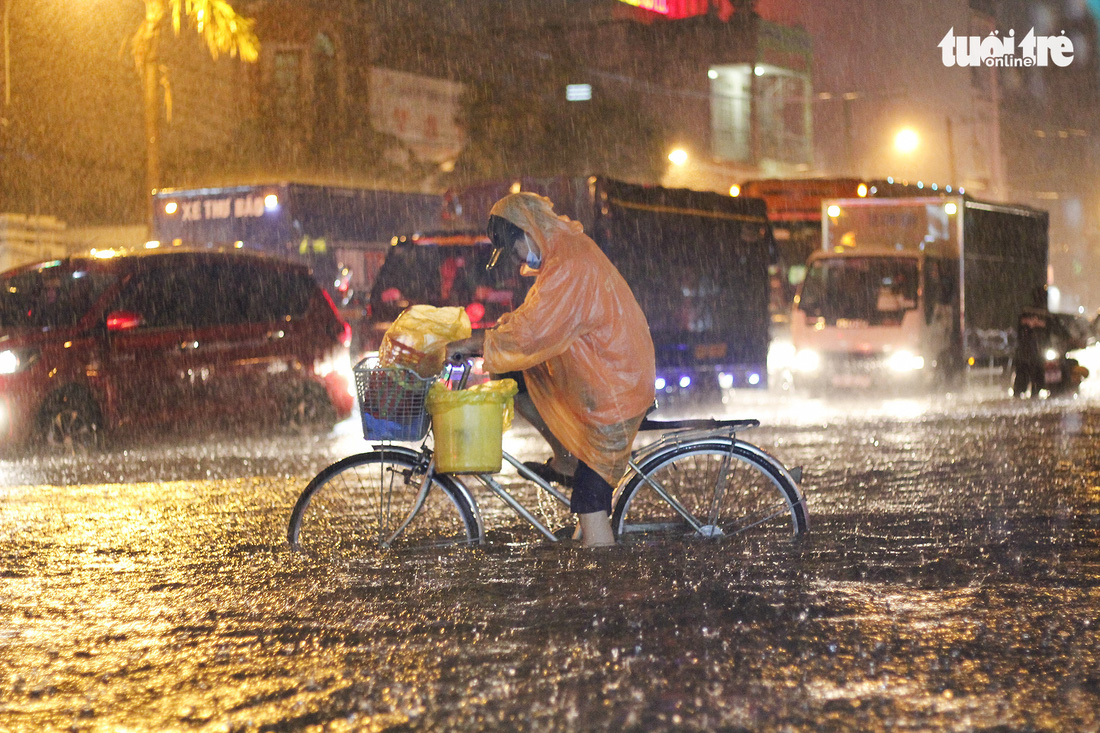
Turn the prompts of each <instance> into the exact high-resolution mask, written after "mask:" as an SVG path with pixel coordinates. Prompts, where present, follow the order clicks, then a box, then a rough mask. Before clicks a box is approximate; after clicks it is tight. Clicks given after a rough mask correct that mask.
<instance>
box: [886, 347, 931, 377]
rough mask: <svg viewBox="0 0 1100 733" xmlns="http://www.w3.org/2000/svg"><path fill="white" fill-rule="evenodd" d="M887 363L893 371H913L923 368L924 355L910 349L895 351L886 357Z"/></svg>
mask: <svg viewBox="0 0 1100 733" xmlns="http://www.w3.org/2000/svg"><path fill="white" fill-rule="evenodd" d="M886 363H887V365H888V366H889V367H890V369H892V370H893V371H895V372H915V371H917V370H918V369H924V357H923V356H920V355H918V354H914V353H913V352H912V351H905V350H902V351H895V352H894V353H892V354H890V356H889V357H888V358H887V359H886Z"/></svg>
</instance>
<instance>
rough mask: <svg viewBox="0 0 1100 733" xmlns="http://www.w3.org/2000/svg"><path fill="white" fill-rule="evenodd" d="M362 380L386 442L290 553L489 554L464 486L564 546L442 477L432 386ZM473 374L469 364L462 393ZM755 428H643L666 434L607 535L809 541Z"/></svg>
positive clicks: (336, 485) (792, 476) (371, 420)
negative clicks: (465, 549) (428, 550)
mask: <svg viewBox="0 0 1100 733" xmlns="http://www.w3.org/2000/svg"><path fill="white" fill-rule="evenodd" d="M354 371H355V376H356V385H357V390H358V392H359V399H360V406H361V413H362V416H363V421H364V435H365V437H366V438H367V440H368V441H369V440H372V439H374V440H380V441H381V443H380V444H379V445H377V446H375V447H374V448H373V450H370V451H368V452H365V453H358V454H355V455H351V456H348V457H347V458H344V459H342V460H339V461H337V462H335V463H333V464H331V465H330V466H328V467H327V468H325V469H323V470H322V471H321V472H320V473H318V474H317V476H315V477H314V478H313V480H311V481H310V482H309V484H308V485H307V486H306V488H305V489H304V490H303V491H302V493H301V495H300V496H299V497H298V500H297V502H296V503H295V506H294V509H293V511H292V512H291V516H290V522H289V526H288V528H287V539H288V541H289V542H290V545H291V546H292V547H294V548H296V549H306V550H310V551H315V552H328V551H332V550H339V551H349V550H350V551H356V550H362V549H366V548H375V549H378V548H381V549H388V548H391V547H395V546H433V547H434V546H441V545H478V544H481V543H483V542H484V541H485V528H484V525H483V523H482V519H481V512H480V510H479V507H478V502H477V500H476V498H475V496H474V494H473V492H471V491H470V487H469V486H468V485H467V481H466V480H465V479H467V478H472V479H475V480H477V481H478V482H480V483H481V484H482V485H484V486H485V487H486V488H488V489H489V491H490V492H492V493H493V494H495V495H496V496H497V497H499V498H500V499H501V500H502V501H503V502H504V503H505V504H506V505H507V506H509V507H510V508H511V509H512V510H513V511H515V512H516V514H517V515H519V516H520V517H521V518H522V519H524V520H525V521H526V522H528V523H529V524H530V525H531V526H532V527H534V528H535V529H536V530H537V531H538V532H539V533H541V534H542V535H543V537H545V538H546V539H547V540H550V541H552V542H556V541H558V540H559V539H560V538H559V537H558V536H557V535H556V534H555V533H554V532H553V531H551V530H550V529H549V528H547V527H546V526H545V525H544V524H543V523H542V522H541V521H539V519H538V518H536V517H535V516H534V514H532V512H531V511H530V510H528V509H527V507H525V506H524V505H523V504H522V503H521V502H520V501H519V500H518V499H517V498H516V497H515V496H514V495H513V494H512V493H511V492H509V491H508V490H506V489H505V488H504V487H503V486H501V485H500V482H499V481H497V480H496V479H494V478H493V475H492V474H486V473H476V474H462V475H461V476H460V475H454V474H446V473H438V472H436V471H435V460H434V458H433V453H432V449H431V448H430V447H429V446H428V438H427V434H428V431H429V425H428V424H429V422H430V419H429V418H428V416H427V415H426V412H425V408H424V400H425V397H426V395H427V391H428V388H429V387H430V385H431V383H432V382H433V381H435V378H428V379H422V378H421V377H419V376H417V375H416V373H415V372H412V371H410V370H407V369H403V368H400V367H371V366H369V365H366V364H364V363H360V364H359V365H356V367H355V370H354ZM468 375H469V363H467V364H466V368H465V371H464V373H463V375H462V378H461V383H462V384H464V383H465V380H466V377H467V376H468ZM450 376H451V375H447V374H446V373H445V376H444V377H443V378H449V377H450ZM759 424H760V423H759V421H758V420H755V419H748V420H716V419H693V420H669V421H659V420H650V419H649V418H648V417H647V418H646V419H645V420H643V422H642V425H641V429H640V431H639V433H640V434H641V433H643V432H644V433H649V432H653V431H662V434H661V435H660V437H659V438H657V439H656V440H655V441H653V442H651V443H649V444H647V445H644V446H642V447H640V448H637V449H636V450H635V451H634V452H633V454H632V456H631V459H630V461H629V464H628V469H627V472H626V474H625V475H624V476H623V478H622V480H621V481H620V482H619V485H618V487H617V488H616V491H615V495H614V501H613V512H612V516H611V524H612V529H613V530H614V531H615V534H616V536H617V537H618V538H619V540H620V542H628V541H630V540H631V539H632V538H634V537H642V538H650V537H654V536H673V537H697V538H704V539H716V538H720V537H727V536H730V535H737V534H744V533H747V532H749V531H750V530H751V531H752V532H753V533H754V534H756V533H764V532H771V533H773V534H780V533H782V531H783V529H784V527H786V528H789V531H788V532H787V534H788V535H789V536H791V537H798V536H800V535H802V534H804V533H805V532H806V531H807V530H808V528H809V515H808V512H807V509H806V503H805V500H804V498H803V496H802V493H801V490H800V487H799V485H800V484H801V479H802V471H801V468H795V469H791V470H788V469H787V468H786V467H784V465H783V464H782V463H780V461H779V460H777V459H776V458H774V457H773V456H771V455H769V454H768V453H767V452H765V451H764V450H762V449H760V448H758V447H757V446H754V445H752V444H751V443H747V442H745V441H743V440H741V439H739V438H738V437H737V432H738V431H740V430H745V429H748V428H752V427H756V426H757V425H759ZM402 442H404V443H408V442H414V443H415V442H420V445H419V447H418V448H414V447H409V446H407V445H401V444H399V443H402ZM502 455H503V460H504V461H505V462H507V463H508V464H509V465H511V466H513V467H514V468H515V469H516V471H517V472H518V473H519V475H520V476H521V477H522V478H524V479H526V480H527V481H529V482H531V483H534V484H535V485H536V486H537V487H538V488H539V489H541V490H542V491H543V492H546V493H547V494H549V495H550V496H551V497H553V498H554V499H555V500H557V501H558V502H560V503H561V504H563V505H564V506H565V507H568V506H569V499H568V497H566V496H565V495H564V494H563V493H562V492H561V491H559V490H558V489H557V488H555V487H554V486H552V485H551V484H549V483H548V482H546V481H545V480H543V479H542V478H541V477H539V476H538V475H536V474H535V473H533V472H532V471H531V470H530V469H529V468H527V467H526V466H524V465H523V463H522V462H521V461H520V460H518V459H517V458H515V457H514V456H512V455H510V454H508V453H507V452H503V451H502Z"/></svg>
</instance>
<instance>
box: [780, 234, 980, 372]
mask: <svg viewBox="0 0 1100 733" xmlns="http://www.w3.org/2000/svg"><path fill="white" fill-rule="evenodd" d="M951 265H952V260H951V259H948V258H945V257H940V256H937V255H935V254H933V253H930V252H925V251H919V250H908V251H899V250H896V249H892V248H886V247H883V246H874V245H870V246H862V247H860V248H858V249H855V250H848V251H841V252H816V253H814V254H813V255H811V256H810V258H809V260H808V261H807V270H806V279H805V281H804V282H803V283H802V286H801V288H800V289H799V292H798V295H797V296H796V298H795V301H794V305H793V307H792V312H791V339H792V343H793V344H794V345H795V348H796V350H795V353H794V360H793V364H792V365H791V370H792V377H793V379H794V382H795V385H796V386H804V387H811V388H814V387H816V388H827V387H835V388H871V387H885V388H895V387H898V386H927V385H929V384H930V383H931V381H932V380H933V378H934V375H936V374H937V373H939V374H947V373H949V371H950V369H949V367H950V366H952V360H951V354H952V353H953V345H954V344H955V342H956V341H957V333H958V329H957V327H956V324H957V323H958V319H957V298H956V297H955V294H956V293H957V284H955V283H957V278H953V277H952V272H953V271H952V269H951Z"/></svg>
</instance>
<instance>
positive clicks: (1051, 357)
mask: <svg viewBox="0 0 1100 733" xmlns="http://www.w3.org/2000/svg"><path fill="white" fill-rule="evenodd" d="M1043 356H1045V357H1046V359H1047V361H1058V352H1057V351H1055V350H1054V349H1047V351H1046V353H1045V354H1043Z"/></svg>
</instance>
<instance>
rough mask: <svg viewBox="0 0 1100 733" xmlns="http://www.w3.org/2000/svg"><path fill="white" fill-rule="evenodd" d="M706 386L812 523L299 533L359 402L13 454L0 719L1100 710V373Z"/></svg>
mask: <svg viewBox="0 0 1100 733" xmlns="http://www.w3.org/2000/svg"><path fill="white" fill-rule="evenodd" d="M714 409H718V410H723V411H725V412H726V413H727V414H729V415H730V416H737V417H745V416H754V417H760V418H761V419H762V420H763V421H764V425H763V426H762V427H760V428H757V429H755V430H753V431H751V432H748V433H745V434H744V435H743V436H742V437H744V438H746V439H748V440H750V441H752V442H755V443H757V444H759V445H760V446H761V447H764V448H765V449H767V450H769V451H770V452H772V453H773V454H775V455H776V456H778V457H779V458H781V459H782V460H783V461H784V462H786V463H787V464H788V465H799V464H801V465H803V466H804V467H805V471H806V473H805V482H804V489H805V491H806V494H807V499H808V502H809V506H810V512H811V529H810V534H809V536H808V537H806V538H805V539H804V540H802V541H800V542H797V543H786V542H785V543H782V544H780V545H772V546H756V545H753V544H746V543H740V542H726V543H719V544H699V543H663V544H660V545H650V546H632V547H630V548H621V547H620V548H611V549H606V550H598V551H586V550H583V549H581V548H577V547H574V546H555V545H551V544H549V543H544V542H541V541H539V540H538V538H537V536H536V535H535V533H534V532H533V531H531V530H528V529H525V528H524V527H522V526H520V525H519V524H518V523H517V520H515V519H514V518H513V515H511V514H510V513H509V512H507V511H506V510H503V509H500V508H499V506H500V505H499V502H497V501H496V500H495V499H493V498H491V497H486V496H484V494H478V497H479V499H483V501H482V510H483V513H484V516H485V520H486V524H487V528H488V530H489V533H490V537H491V539H492V540H493V541H492V543H491V544H490V545H488V546H487V547H485V548H480V549H473V550H457V551H448V552H445V553H439V552H429V553H419V554H387V555H371V556H366V557H359V558H351V559H345V560H341V561H333V560H328V559H320V558H314V557H309V556H304V555H302V554H299V553H293V552H291V551H289V549H288V548H287V546H286V544H285V541H284V539H283V537H284V533H285V522H286V518H287V516H288V513H289V510H290V507H291V505H292V504H293V501H294V499H295V498H296V496H297V493H298V492H299V491H300V490H301V489H302V488H303V487H304V485H305V483H306V482H307V481H308V480H309V478H310V477H311V476H312V475H313V473H315V472H316V471H317V470H319V469H320V468H322V467H323V466H324V465H326V464H327V463H329V462H331V461H332V460H335V459H336V458H339V457H342V456H344V455H347V454H349V453H352V452H356V451H359V450H362V449H363V447H364V444H363V442H362V440H361V438H359V437H358V436H357V434H356V430H355V426H354V424H351V425H347V424H345V425H342V426H341V432H340V434H338V435H334V436H314V437H310V438H294V437H290V436H283V437H276V438H258V437H252V438H249V437H245V438H239V437H234V438H232V439H230V438H229V436H225V438H224V439H220V440H219V439H216V438H207V439H202V440H199V439H188V440H180V441H176V442H175V443H174V444H172V445H156V446H137V447H130V448H117V449H114V450H111V451H109V452H107V453H104V454H101V455H96V456H90V457H84V458H79V459H51V460H46V459H40V460H25V461H7V462H3V463H0V554H2V558H0V665H2V673H0V729H2V730H13V731H18V730H51V729H54V730H74V731H101V730H102V731H107V730H111V731H114V730H194V731H253V730H255V731H268V730H271V731H291V730H365V731H375V730H378V731H381V730H538V731H542V730H545V731H558V730H589V729H602V730H615V731H619V730H628V731H629V730H637V731H643V730H644V731H649V730H700V731H702V730H707V731H712V730H852V729H858V730H871V731H875V730H932V729H935V730H958V731H972V730H1052V731H1054V730H1059V731H1061V730H1084V731H1096V730H1100V397H1098V396H1097V395H1096V394H1086V395H1085V396H1084V397H1083V398H1082V399H1078V400H1074V401H1069V400H1065V401H1057V400H1047V401H1037V402H1013V401H1012V400H1011V399H1009V398H1007V397H1006V396H1005V395H1004V394H1003V392H1001V391H999V390H993V389H986V390H976V391H974V392H971V393H967V394H965V395H960V396H955V397H950V398H941V399H937V400H931V399H914V400H885V401H884V400H878V401H876V400H864V401H859V402H849V401H844V400H836V401H830V400H799V399H796V398H792V397H790V396H786V395H762V394H752V395H736V396H734V398H733V401H732V402H731V404H729V405H726V406H724V407H721V406H719V407H715V408H714ZM506 440H507V441H508V445H507V446H506V447H507V449H508V450H510V451H512V452H515V453H517V454H519V455H521V456H522V457H531V458H537V457H541V455H542V454H543V453H540V451H542V450H543V449H542V448H541V446H540V445H539V443H538V442H537V441H536V440H535V439H534V437H533V434H532V433H530V432H529V431H525V430H523V429H516V430H514V431H513V432H512V433H511V434H510V435H509V436H508V438H507V439H506ZM554 511H555V510H552V509H550V508H545V514H544V516H546V515H547V514H548V515H550V519H549V521H551V522H552V523H553V522H554V521H557V522H559V523H561V522H564V521H566V519H567V517H565V516H564V515H554V514H553V512H554Z"/></svg>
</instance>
